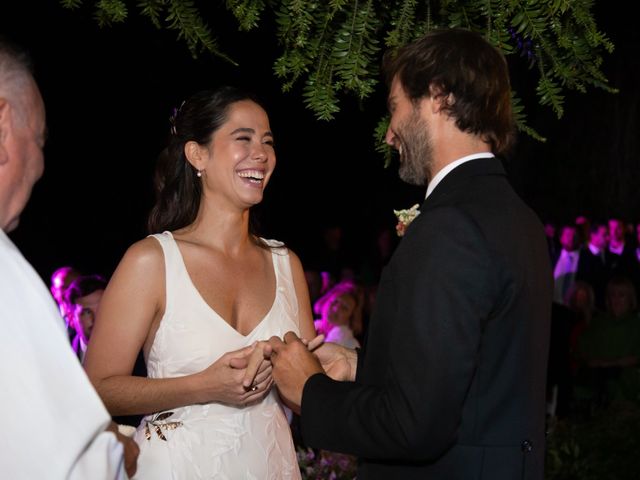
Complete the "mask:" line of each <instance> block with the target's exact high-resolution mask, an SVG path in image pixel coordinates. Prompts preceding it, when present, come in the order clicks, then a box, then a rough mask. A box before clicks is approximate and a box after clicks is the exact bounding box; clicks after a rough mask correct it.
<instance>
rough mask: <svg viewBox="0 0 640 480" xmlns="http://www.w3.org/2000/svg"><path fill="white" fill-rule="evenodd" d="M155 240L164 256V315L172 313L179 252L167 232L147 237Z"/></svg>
mask: <svg viewBox="0 0 640 480" xmlns="http://www.w3.org/2000/svg"><path fill="white" fill-rule="evenodd" d="M149 236H150V237H153V238H155V239H156V240H157V241H158V243H159V244H160V247H161V248H162V253H163V254H164V277H165V279H164V281H165V296H166V297H165V315H166V314H168V313H170V312H172V311H173V304H174V299H173V297H174V296H173V292H175V289H176V284H175V282H176V281H177V280H178V273H179V269H180V262H181V256H180V250H179V249H178V244H177V243H176V241H175V239H174V238H173V235H172V234H171V232H169V231H165V232H162V233H156V234H153V235H149Z"/></svg>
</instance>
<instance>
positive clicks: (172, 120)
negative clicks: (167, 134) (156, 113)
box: [169, 100, 185, 135]
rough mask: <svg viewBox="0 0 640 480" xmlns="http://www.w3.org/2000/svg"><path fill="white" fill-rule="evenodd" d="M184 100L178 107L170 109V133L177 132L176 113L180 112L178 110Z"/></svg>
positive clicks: (174, 133) (175, 133) (180, 108)
mask: <svg viewBox="0 0 640 480" xmlns="http://www.w3.org/2000/svg"><path fill="white" fill-rule="evenodd" d="M184 102H185V101H184V100H183V101H182V103H181V104H180V106H179V107H178V108H175V107H173V110H172V111H171V116H170V117H169V123H170V124H171V134H172V135H177V134H178V130H177V128H176V119H177V118H178V114H179V113H180V110H182V107H183V106H184Z"/></svg>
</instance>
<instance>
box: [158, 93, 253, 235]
mask: <svg viewBox="0 0 640 480" xmlns="http://www.w3.org/2000/svg"><path fill="white" fill-rule="evenodd" d="M243 100H250V101H252V102H254V103H256V104H258V105H260V106H261V107H262V108H264V107H263V105H262V103H261V102H260V101H259V100H258V99H257V98H256V97H255V96H254V95H252V94H250V93H248V92H245V91H243V90H241V89H239V88H236V87H229V86H225V87H221V88H218V89H217V90H203V91H200V92H198V93H195V94H194V95H192V96H191V97H189V98H188V99H187V100H185V101H184V102H183V103H182V105H181V106H180V108H179V109H177V110H175V111H174V114H173V115H172V117H171V134H170V136H169V141H168V145H167V148H165V150H164V151H163V152H162V153H161V154H160V156H159V158H158V163H157V166H156V172H155V178H154V183H155V189H156V203H155V205H154V206H153V208H152V209H151V212H150V213H149V218H148V220H147V228H148V229H149V232H150V233H158V232H163V231H165V230H178V229H180V228H183V227H186V226H187V225H190V224H192V223H193V222H194V221H195V219H196V217H197V215H198V211H199V210H200V202H201V200H202V180H201V178H200V177H198V176H197V171H196V170H195V168H194V167H193V166H192V165H191V164H190V163H189V161H188V160H187V157H186V155H185V153H184V147H185V144H186V143H187V142H189V141H194V142H197V143H198V144H200V145H207V144H208V143H209V142H210V141H211V139H212V137H213V134H214V133H215V132H216V131H217V130H218V129H219V128H220V127H221V126H222V125H223V124H224V123H225V122H226V121H227V118H228V113H229V108H230V107H231V105H233V104H234V103H236V102H240V101H243ZM249 230H250V233H252V234H254V235H252V238H254V237H255V231H256V224H255V219H254V218H253V215H252V216H251V221H250V222H249ZM258 243H260V242H258Z"/></svg>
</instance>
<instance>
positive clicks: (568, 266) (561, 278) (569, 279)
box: [553, 225, 580, 305]
mask: <svg viewBox="0 0 640 480" xmlns="http://www.w3.org/2000/svg"><path fill="white" fill-rule="evenodd" d="M560 246H561V247H562V248H561V250H560V254H559V255H558V258H557V260H556V262H555V267H554V270H553V278H554V288H553V301H554V302H556V303H560V304H562V305H566V294H567V292H568V291H569V289H570V288H571V286H572V285H573V283H574V282H575V280H576V272H577V271H578V262H579V260H580V250H579V248H578V247H579V246H580V239H579V234H578V229H577V227H576V226H575V225H564V226H563V227H562V230H561V232H560Z"/></svg>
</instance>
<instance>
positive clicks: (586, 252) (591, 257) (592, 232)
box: [576, 221, 609, 310]
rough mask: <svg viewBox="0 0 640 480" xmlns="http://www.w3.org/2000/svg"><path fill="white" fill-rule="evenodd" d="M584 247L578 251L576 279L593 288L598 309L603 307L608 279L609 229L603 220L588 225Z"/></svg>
mask: <svg viewBox="0 0 640 480" xmlns="http://www.w3.org/2000/svg"><path fill="white" fill-rule="evenodd" d="M588 239H589V240H588V242H587V246H586V248H584V249H583V250H582V252H581V253H580V259H579V261H578V271H577V272H576V280H582V281H585V282H587V283H588V284H589V285H591V287H592V288H593V293H594V295H595V304H596V305H597V306H598V308H599V309H601V310H604V308H605V287H606V284H607V280H608V279H609V272H608V269H607V257H608V255H609V253H608V252H607V246H608V243H609V229H608V228H607V225H606V224H605V223H604V222H598V221H595V222H593V223H592V224H591V226H590V227H589V236H588Z"/></svg>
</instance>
